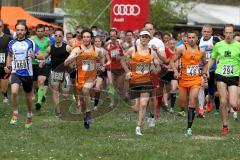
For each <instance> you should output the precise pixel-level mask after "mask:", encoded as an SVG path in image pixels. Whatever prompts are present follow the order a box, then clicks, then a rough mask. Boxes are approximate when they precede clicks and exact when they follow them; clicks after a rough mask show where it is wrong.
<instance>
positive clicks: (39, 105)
mask: <svg viewBox="0 0 240 160" xmlns="http://www.w3.org/2000/svg"><path fill="white" fill-rule="evenodd" d="M35 106H36V111H40V110H41V108H42V105H41V104H40V103H36V104H35Z"/></svg>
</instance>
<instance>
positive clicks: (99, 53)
mask: <svg viewBox="0 0 240 160" xmlns="http://www.w3.org/2000/svg"><path fill="white" fill-rule="evenodd" d="M95 50H96V52H97V56H98V57H99V58H100V63H101V64H102V65H103V67H105V63H104V62H105V56H104V53H103V50H102V49H100V48H95Z"/></svg>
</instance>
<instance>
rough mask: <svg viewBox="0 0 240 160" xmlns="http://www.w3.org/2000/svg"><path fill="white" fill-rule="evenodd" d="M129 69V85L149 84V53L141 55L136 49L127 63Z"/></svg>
mask: <svg viewBox="0 0 240 160" xmlns="http://www.w3.org/2000/svg"><path fill="white" fill-rule="evenodd" d="M129 65H130V68H131V72H132V75H131V79H130V83H132V84H136V83H137V84H138V83H146V82H151V79H150V65H151V53H150V51H149V52H148V53H147V54H146V55H145V56H143V55H141V54H140V53H139V52H138V51H137V49H136V53H135V54H134V55H133V56H132V58H131V61H130V63H129Z"/></svg>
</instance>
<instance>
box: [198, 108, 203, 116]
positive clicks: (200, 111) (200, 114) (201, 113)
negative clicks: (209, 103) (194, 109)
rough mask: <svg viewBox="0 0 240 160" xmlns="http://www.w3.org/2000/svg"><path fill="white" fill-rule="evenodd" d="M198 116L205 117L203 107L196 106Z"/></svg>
mask: <svg viewBox="0 0 240 160" xmlns="http://www.w3.org/2000/svg"><path fill="white" fill-rule="evenodd" d="M198 117H200V118H205V113H204V109H202V108H200V107H198Z"/></svg>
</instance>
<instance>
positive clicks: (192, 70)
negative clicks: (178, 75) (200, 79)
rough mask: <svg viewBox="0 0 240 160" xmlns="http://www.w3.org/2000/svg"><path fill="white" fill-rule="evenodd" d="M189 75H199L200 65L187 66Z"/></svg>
mask: <svg viewBox="0 0 240 160" xmlns="http://www.w3.org/2000/svg"><path fill="white" fill-rule="evenodd" d="M187 75H190V76H196V75H199V65H192V66H187Z"/></svg>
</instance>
